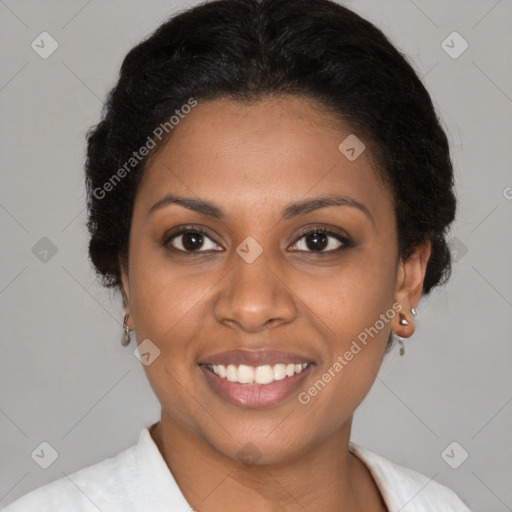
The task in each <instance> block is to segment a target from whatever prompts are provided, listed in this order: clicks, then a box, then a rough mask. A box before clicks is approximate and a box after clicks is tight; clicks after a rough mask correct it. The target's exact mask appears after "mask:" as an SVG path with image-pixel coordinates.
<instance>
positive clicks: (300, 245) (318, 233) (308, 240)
mask: <svg viewBox="0 0 512 512" xmlns="http://www.w3.org/2000/svg"><path fill="white" fill-rule="evenodd" d="M349 245H350V242H349V240H348V239H347V238H346V237H344V236H342V235H340V234H339V233H335V232H332V231H328V230H323V229H314V230H311V231H307V232H306V233H303V234H302V235H301V237H300V238H299V239H298V240H297V242H295V244H294V245H293V247H295V249H294V250H295V251H304V252H317V253H330V252H335V251H337V250H339V249H342V248H345V247H348V246H349Z"/></svg>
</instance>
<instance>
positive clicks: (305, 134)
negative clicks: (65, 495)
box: [122, 96, 430, 512]
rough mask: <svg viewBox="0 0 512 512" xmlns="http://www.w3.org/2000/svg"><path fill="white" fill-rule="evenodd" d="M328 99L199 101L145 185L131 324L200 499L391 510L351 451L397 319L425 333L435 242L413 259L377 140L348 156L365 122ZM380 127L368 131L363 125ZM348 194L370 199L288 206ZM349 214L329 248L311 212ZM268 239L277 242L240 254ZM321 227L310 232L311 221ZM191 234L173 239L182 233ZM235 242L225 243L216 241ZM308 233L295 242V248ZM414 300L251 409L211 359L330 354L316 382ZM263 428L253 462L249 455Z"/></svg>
mask: <svg viewBox="0 0 512 512" xmlns="http://www.w3.org/2000/svg"><path fill="white" fill-rule="evenodd" d="M318 107H319V105H317V104H315V103H314V102H313V100H308V99H304V98H299V97H291V96H287V97H279V98H276V97H274V98H265V99H262V100H260V101H258V102H256V103H251V104H248V103H242V102H235V101H232V100H225V99H222V100H215V101H208V102H204V103H202V102H199V104H198V105H197V106H196V107H195V108H194V109H193V110H192V112H191V113H190V114H188V115H187V116H186V117H185V119H183V120H181V121H180V123H179V125H178V126H177V127H176V128H175V129H174V131H173V133H172V137H171V138H170V139H169V140H168V141H167V142H166V144H165V145H164V146H163V147H161V148H160V149H159V151H158V152H157V153H155V154H154V155H153V156H152V158H151V159H150V160H149V162H148V165H147V167H146V171H145V174H144V176H143V179H142V182H141V186H140V188H139V191H138V193H137V196H136V200H135V204H134V212H133V218H132V226H131V232H130V248H129V259H128V262H129V264H128V266H127V268H126V266H123V267H122V285H123V290H122V291H123V295H124V297H125V300H126V310H127V312H129V313H130V318H129V321H128V325H129V326H130V328H131V329H134V330H135V333H136V338H137V341H138V343H140V342H142V341H143V340H145V339H146V338H149V339H150V340H151V341H152V342H153V343H154V344H155V345H156V346H158V348H159V350H160V356H159V357H157V358H156V359H155V360H154V361H153V362H152V363H151V364H150V365H148V366H145V367H144V369H145V372H146V374H147V377H148V379H149V382H150V384H151V386H152V388H153V390H154V392H155V394H156V396H157V397H158V399H159V401H160V403H161V405H162V415H161V420H160V422H159V423H157V424H156V425H155V426H154V428H152V430H151V434H152V436H153V438H154V440H155V442H156V444H157V445H158V447H159V449H160V451H161V453H162V455H163V457H164V459H165V461H166V463H167V465H168V466H169V468H170V470H171V471H172V473H173V475H174V477H175V479H176V481H177V483H178V485H179V486H180V489H181V490H182V492H183V494H184V496H185V498H186V499H187V501H188V502H189V504H190V505H191V506H192V507H194V508H195V509H196V510H197V511H199V512H200V511H206V510H207V511H208V512H217V511H223V512H229V511H231V510H233V511H234V510H244V511H259V512H267V511H268V512H270V511H282V510H287V511H296V510H297V511H299V510H300V511H304V510H322V511H337V512H339V511H344V512H348V511H350V512H356V511H365V512H369V511H385V510H386V507H385V505H384V501H383V499H382V496H381V494H380V492H379V490H378V488H377V487H376V484H375V482H374V480H373V478H372V476H371V474H370V472H369V471H368V469H367V468H366V466H365V465H364V464H363V463H362V461H360V460H359V459H358V458H357V457H355V456H354V455H353V454H352V453H350V452H349V450H348V443H349V439H350V430H351V424H352V418H353V413H354V411H355V409H356V407H357V406H358V405H359V404H360V402H361V401H362V400H363V398H364V397H365V396H366V395H367V393H368V391H369V390H370V388H371V386H372V384H373V382H374V380H375V378H376V374H377V372H378V370H379V367H380V365H381V363H382V359H383V356H384V350H385V347H386V342H387V340H388V336H389V333H390V329H391V330H392V331H393V332H395V333H396V334H397V335H399V336H401V337H403V338H407V337H409V336H411V335H412V334H413V332H414V318H413V316H412V315H411V313H410V309H411V307H413V306H416V305H417V303H418V302H419V300H420V297H421V289H422V283H423V279H424V276H425V268H426V264H427V261H428V258H429V256H430V244H429V243H428V242H426V243H425V244H423V245H421V246H419V247H418V248H417V250H416V251H415V252H414V254H413V255H412V256H411V258H409V259H408V260H407V261H406V262H403V261H401V260H400V259H399V255H398V246H397V232H396V227H395V215H394V209H393V203H392V198H391V193H390V191H389V190H388V188H387V187H386V185H385V184H384V183H383V182H382V181H381V180H380V179H379V176H378V173H377V172H376V170H375V166H374V163H373V160H372V157H371V153H370V146H369V143H367V144H366V150H365V151H364V152H363V153H362V154H361V155H360V156H359V157H358V158H357V159H356V160H354V161H349V160H348V159H347V158H345V156H344V155H343V154H342V153H341V152H340V151H339V150H338V145H339V144H340V143H341V142H342V141H343V140H344V139H345V138H346V137H347V136H348V135H349V134H350V133H352V132H351V130H350V128H349V127H347V126H341V125H340V124H339V123H335V120H334V119H333V118H332V117H331V115H330V114H328V113H324V112H322V111H321V110H320V109H319V108H318ZM360 139H361V140H363V142H364V140H365V139H364V137H362V136H360ZM167 193H173V194H176V195H179V196H184V197H188V198H193V199H204V200H208V201H211V202H214V203H215V204H216V205H217V206H218V207H219V208H221V209H222V210H223V211H224V213H225V218H224V219H222V220H221V219H215V218H213V217H210V216H208V215H205V214H202V213H198V212H195V211H192V210H190V209H187V208H185V207H183V206H181V205H177V204H172V205H167V206H166V207H164V208H162V209H158V210H156V211H154V212H153V213H151V214H148V211H149V209H150V208H151V206H152V205H153V204H155V203H156V202H157V201H158V200H160V199H161V198H162V197H163V196H165V195H166V194H167ZM333 193H336V194H340V195H343V196H349V197H350V198H352V199H354V200H356V201H358V202H360V203H362V204H364V205H365V206H366V208H367V209H368V211H369V213H370V215H371V218H370V217H369V216H367V215H365V213H363V211H361V210H360V209H358V208H355V207H351V206H329V207H324V208H321V209H316V210H313V211H310V212H309V213H305V214H302V215H299V216H297V217H293V218H289V219H281V212H282V210H283V209H284V208H285V207H286V206H287V205H288V204H289V203H290V202H294V201H300V200H304V199H312V198H315V197H323V196H328V195H330V194H333ZM190 224H194V225H196V226H199V227H201V228H203V229H206V230H207V232H208V233H209V236H210V235H211V236H210V238H208V237H205V238H203V240H204V244H203V246H201V248H200V250H199V252H198V251H197V250H196V251H189V252H188V253H187V252H180V251H179V249H183V248H184V246H182V245H181V244H182V243H186V240H185V241H184V238H186V236H183V235H181V236H178V237H176V238H174V239H173V240H172V241H171V242H168V243H167V247H166V246H165V243H164V239H165V235H166V233H169V230H170V229H171V228H174V227H177V226H184V225H190ZM314 227H317V228H319V227H324V228H331V229H335V230H336V229H338V230H342V234H345V235H347V234H348V235H349V238H350V239H351V240H352V242H353V244H354V245H353V246H343V249H342V250H341V251H338V252H330V253H328V252H325V251H330V250H331V249H336V248H337V247H339V246H340V245H341V244H340V242H339V241H337V240H336V238H334V237H332V236H331V235H329V238H327V241H328V242H329V246H328V247H325V248H324V249H321V251H322V250H323V251H324V254H322V255H318V254H317V252H318V251H317V252H315V250H314V247H313V249H311V245H309V246H308V245H306V237H304V236H302V233H301V232H300V230H301V229H303V228H314ZM248 236H251V237H253V238H254V239H255V240H256V241H257V242H258V243H259V245H260V246H261V247H262V249H263V252H262V254H261V255H260V256H259V257H258V258H257V259H256V260H255V261H253V262H252V263H247V262H246V261H244V259H242V258H241V257H240V256H239V255H238V253H237V252H236V248H237V247H238V246H239V245H240V244H241V242H242V241H243V240H245V238H246V237H248ZM309 238H310V239H311V237H309ZM173 247H174V248H175V250H174V251H173V250H172V248H173ZM215 248H219V249H220V250H218V251H215V250H213V249H215ZM293 249H295V250H293ZM397 302H398V303H400V304H401V305H402V307H403V309H402V311H403V312H404V314H405V316H406V318H407V320H408V321H409V325H407V326H403V325H400V324H399V318H398V315H397V314H396V315H395V316H394V318H392V319H391V320H390V321H388V322H387V323H385V326H384V328H382V329H381V330H380V331H379V333H378V335H376V336H374V337H373V339H370V341H369V343H368V344H367V345H366V346H364V348H363V349H362V350H361V351H360V352H359V353H358V354H357V355H355V356H354V358H353V359H352V360H351V361H350V362H349V363H348V364H347V365H346V366H344V368H343V370H342V371H340V372H338V373H337V374H336V377H335V378H333V379H332V381H331V382H330V383H329V384H328V385H327V386H325V388H324V389H323V390H322V391H321V392H320V393H318V395H317V396H315V397H313V398H312V399H311V401H310V402H309V403H308V404H307V405H303V404H301V403H300V402H299V401H298V400H297V395H296V394H295V393H294V394H292V396H291V397H289V398H288V399H286V400H285V401H284V402H282V403H280V404H277V405H274V406H270V407H266V408H263V409H256V410H249V409H247V408H243V407H239V406H235V405H232V404H230V403H228V402H226V401H225V400H223V399H222V398H221V397H219V396H218V395H217V394H216V393H215V392H214V391H213V390H212V389H211V388H210V387H209V385H208V384H207V382H206V379H205V377H204V375H203V373H202V371H201V370H200V369H199V366H198V363H199V362H200V361H201V360H204V359H205V358H206V357H207V356H209V355H212V354H215V353H218V352H222V351H225V350H230V349H233V348H249V349H258V348H275V349H279V350H284V351H288V352H293V353H297V354H299V355H301V356H304V357H305V359H306V360H309V361H312V362H314V365H313V367H312V371H311V373H310V374H309V375H308V376H307V378H306V379H305V381H304V382H303V385H302V386H301V389H300V390H299V391H304V390H306V391H307V389H308V388H309V387H310V386H311V385H312V384H313V383H314V382H315V381H316V380H317V379H319V378H321V376H322V374H324V373H325V372H326V371H327V369H328V368H329V367H331V366H332V365H333V363H334V362H335V361H336V358H337V357H338V356H339V355H343V354H344V353H345V352H346V351H347V350H348V349H349V348H350V345H351V343H352V341H353V340H354V339H356V338H357V335H358V334H359V333H360V332H362V331H364V329H365V328H368V327H370V326H373V325H374V324H375V322H376V321H377V320H378V319H379V315H381V314H382V313H385V312H386V311H388V310H390V309H391V310H392V305H393V304H394V303H397ZM249 442H250V443H252V445H253V446H254V447H256V448H255V449H256V450H257V453H258V457H259V458H258V459H257V460H256V462H255V463H254V464H245V463H243V462H241V460H240V456H239V455H238V453H239V451H240V450H247V449H248V448H247V447H248V445H247V443H249Z"/></svg>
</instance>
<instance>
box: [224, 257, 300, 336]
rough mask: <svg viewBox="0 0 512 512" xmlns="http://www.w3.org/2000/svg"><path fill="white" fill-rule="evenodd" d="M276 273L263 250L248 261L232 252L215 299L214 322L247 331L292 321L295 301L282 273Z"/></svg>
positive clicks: (295, 311) (256, 330)
mask: <svg viewBox="0 0 512 512" xmlns="http://www.w3.org/2000/svg"><path fill="white" fill-rule="evenodd" d="M281 270H282V269H281ZM278 272H279V268H278V267H277V266H276V265H271V264H270V261H269V259H268V258H267V256H266V252H265V251H263V253H262V254H261V255H260V256H259V257H258V258H257V259H256V260H255V261H253V262H251V263H247V262H246V261H244V260H243V259H242V258H241V257H240V256H238V254H235V255H234V257H233V265H232V267H231V272H229V273H228V275H227V276H226V277H225V279H223V280H222V281H221V282H222V283H223V285H222V287H221V288H220V289H219V291H218V294H217V296H216V298H215V303H214V314H215V317H216V319H217V321H218V322H220V323H222V324H225V325H227V326H231V327H236V328H238V329H241V330H244V331H246V332H251V333H256V332H260V331H263V330H265V329H269V328H274V327H277V326H279V325H282V324H286V323H289V322H292V321H293V320H294V319H295V318H296V316H297V302H296V299H295V296H294V294H293V291H292V289H291V287H290V283H287V282H286V277H285V275H284V272H279V274H278Z"/></svg>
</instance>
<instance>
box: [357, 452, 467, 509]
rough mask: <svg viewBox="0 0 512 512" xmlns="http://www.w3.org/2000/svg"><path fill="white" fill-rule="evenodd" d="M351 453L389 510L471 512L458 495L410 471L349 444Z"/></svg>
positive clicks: (432, 480) (376, 454)
mask: <svg viewBox="0 0 512 512" xmlns="http://www.w3.org/2000/svg"><path fill="white" fill-rule="evenodd" d="M350 451H351V452H352V453H353V454H354V455H356V456H357V457H358V458H359V459H361V460H362V461H363V462H364V463H365V465H366V467H367V468H368V469H369V471H370V472H371V474H372V476H373V478H374V480H375V482H376V484H377V486H378V487H379V490H380V491H381V493H382V495H383V497H384V500H385V501H386V505H387V506H388V508H389V509H390V510H402V511H403V512H438V511H439V510H440V506H442V510H443V512H471V511H470V509H469V508H468V507H467V505H466V504H465V503H464V502H463V501H462V500H461V498H459V496H458V495H457V494H456V493H455V492H454V491H452V490H451V489H449V488H448V487H446V486H444V485H442V484H441V483H439V482H437V481H435V480H434V479H433V477H428V476H426V475H423V474H421V473H419V472H417V471H415V470H413V469H410V468H407V467H405V466H402V465H400V464H397V463H396V462H393V461H391V460H388V459H386V458H385V457H383V456H382V455H379V454H378V453H375V452H373V451H372V450H369V449H367V448H364V447H362V446H360V445H358V444H355V443H350Z"/></svg>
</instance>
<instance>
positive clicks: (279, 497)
mask: <svg viewBox="0 0 512 512" xmlns="http://www.w3.org/2000/svg"><path fill="white" fill-rule="evenodd" d="M350 427H351V420H350V423H349V424H348V425H347V427H346V428H345V429H343V430H342V431H341V432H336V433H334V434H333V435H332V436H330V437H329V438H327V439H325V440H323V442H322V443H321V444H320V445H318V446H315V447H314V448H313V449H311V450H309V451H307V452H305V453H303V454H301V455H299V456H295V457H292V458H290V459H288V460H286V461H283V462H280V463H278V464H265V465H262V464H258V462H257V458H256V460H255V463H254V464H246V463H242V462H240V461H239V460H234V459H232V458H229V457H227V456H225V455H223V454H221V453H219V452H218V451H217V450H216V449H215V448H214V447H213V446H212V445H210V444H209V443H208V442H207V441H206V440H205V439H204V438H199V437H197V436H194V435H193V434H192V433H191V432H189V431H188V430H186V429H184V428H183V427H181V425H179V424H177V423H176V422H175V421H174V420H173V419H172V418H170V417H169V416H167V415H165V413H164V412H162V419H161V421H160V422H159V423H157V424H156V425H154V427H153V428H152V429H151V435H152V437H153V439H154V441H155V443H156V444H157V446H158V448H159V450H160V452H161V454H162V456H163V458H164V460H165V461H166V463H167V466H168V467H169V469H170V471H171V473H172V474H173V477H174V479H175V480H176V483H177V484H178V486H179V488H180V490H181V492H182V494H183V496H184V497H185V499H186V500H187V501H188V503H189V504H190V505H191V506H192V507H193V508H194V509H195V510H197V511H198V512H200V511H202V510H208V512H221V511H222V512H230V511H235V510H236V511H238V510H244V511H247V512H253V511H254V512H256V511H258V512H277V511H282V510H287V511H290V512H295V511H297V512H298V511H300V512H304V510H322V511H324V512H330V511H332V512H334V511H336V512H349V511H350V512H356V511H357V512H359V511H363V510H364V511H369V510H371V511H375V512H386V510H387V509H386V507H385V505H384V501H383V499H382V496H381V495H380V493H379V491H378V490H377V488H376V485H375V482H374V481H373V478H372V476H371V474H370V472H369V471H368V469H367V468H366V466H365V465H364V464H363V463H362V462H361V461H360V460H359V459H358V458H357V457H355V456H354V455H353V454H352V453H351V452H350V451H349V439H350Z"/></svg>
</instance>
